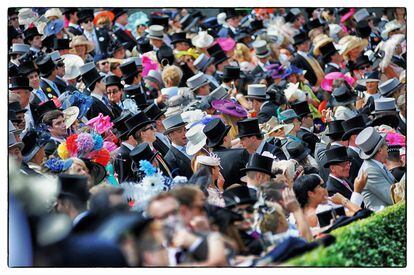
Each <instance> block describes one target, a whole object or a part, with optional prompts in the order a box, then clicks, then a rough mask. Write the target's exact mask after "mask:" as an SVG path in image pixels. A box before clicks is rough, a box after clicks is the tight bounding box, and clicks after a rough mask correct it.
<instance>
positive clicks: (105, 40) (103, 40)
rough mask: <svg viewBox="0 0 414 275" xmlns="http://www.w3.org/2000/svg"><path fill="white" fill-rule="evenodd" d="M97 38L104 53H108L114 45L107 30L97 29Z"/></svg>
mask: <svg viewBox="0 0 414 275" xmlns="http://www.w3.org/2000/svg"><path fill="white" fill-rule="evenodd" d="M95 33H96V38H97V39H98V44H99V48H100V49H101V52H102V53H107V52H108V47H109V46H110V45H111V43H112V37H111V35H110V34H109V31H108V29H106V28H95Z"/></svg>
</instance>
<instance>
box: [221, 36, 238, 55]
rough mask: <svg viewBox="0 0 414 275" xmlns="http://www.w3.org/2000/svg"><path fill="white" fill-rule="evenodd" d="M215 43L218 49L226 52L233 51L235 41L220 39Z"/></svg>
mask: <svg viewBox="0 0 414 275" xmlns="http://www.w3.org/2000/svg"><path fill="white" fill-rule="evenodd" d="M216 42H217V43H219V45H220V47H221V48H222V49H223V51H225V52H228V51H231V50H233V49H234V47H235V46H236V41H234V40H233V39H232V38H230V37H229V38H224V37H220V38H217V40H216Z"/></svg>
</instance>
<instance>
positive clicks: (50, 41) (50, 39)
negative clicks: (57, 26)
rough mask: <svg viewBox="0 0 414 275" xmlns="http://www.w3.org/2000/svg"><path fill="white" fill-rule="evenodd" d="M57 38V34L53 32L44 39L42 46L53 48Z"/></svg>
mask: <svg viewBox="0 0 414 275" xmlns="http://www.w3.org/2000/svg"><path fill="white" fill-rule="evenodd" d="M56 39H57V37H56V34H53V33H52V34H51V35H49V36H46V37H45V38H43V39H42V47H46V48H48V49H53V46H54V45H55V40H56ZM46 52H48V51H46Z"/></svg>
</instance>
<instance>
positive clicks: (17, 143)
mask: <svg viewBox="0 0 414 275" xmlns="http://www.w3.org/2000/svg"><path fill="white" fill-rule="evenodd" d="M16 146H18V147H19V149H20V151H21V150H23V147H24V144H23V142H21V141H19V142H16V143H14V144H12V145H9V149H11V148H13V147H16Z"/></svg>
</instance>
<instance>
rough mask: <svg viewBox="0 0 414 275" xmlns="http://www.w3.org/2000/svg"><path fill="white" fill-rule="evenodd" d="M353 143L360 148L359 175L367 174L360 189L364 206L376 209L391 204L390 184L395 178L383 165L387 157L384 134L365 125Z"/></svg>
mask: <svg viewBox="0 0 414 275" xmlns="http://www.w3.org/2000/svg"><path fill="white" fill-rule="evenodd" d="M355 143H356V145H357V146H358V147H359V148H360V149H361V151H360V152H359V156H360V157H361V158H362V159H363V160H364V162H363V164H362V166H361V169H360V170H359V175H361V174H362V173H363V172H366V173H367V174H368V179H367V183H366V186H365V188H364V189H363V190H362V195H363V196H364V203H365V206H366V207H367V208H369V209H371V210H374V211H378V210H380V209H382V208H383V207H386V206H389V205H392V204H393V201H392V198H391V185H392V184H393V183H395V178H394V176H393V175H392V174H391V172H390V171H389V170H388V169H387V168H386V167H385V163H386V161H387V157H388V146H387V143H386V141H385V136H383V135H380V134H379V133H378V131H377V130H375V129H374V128H373V127H367V128H365V129H364V130H362V131H361V132H360V133H359V134H358V136H357V138H356V140H355Z"/></svg>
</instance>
